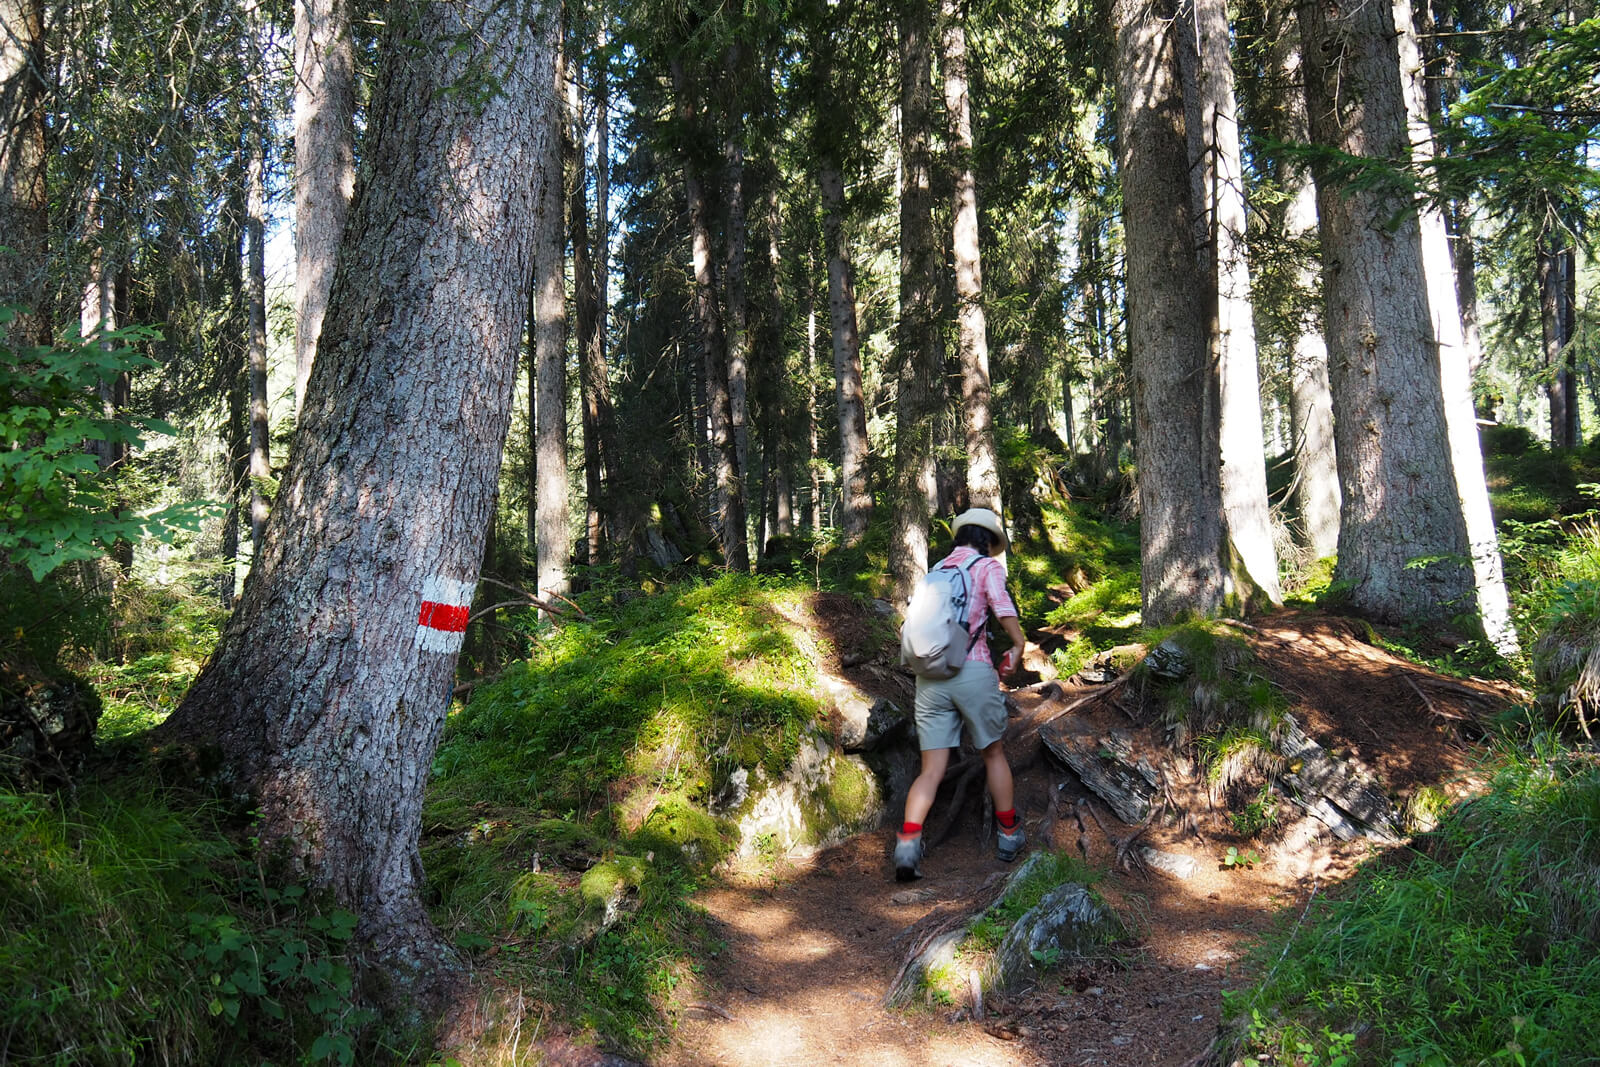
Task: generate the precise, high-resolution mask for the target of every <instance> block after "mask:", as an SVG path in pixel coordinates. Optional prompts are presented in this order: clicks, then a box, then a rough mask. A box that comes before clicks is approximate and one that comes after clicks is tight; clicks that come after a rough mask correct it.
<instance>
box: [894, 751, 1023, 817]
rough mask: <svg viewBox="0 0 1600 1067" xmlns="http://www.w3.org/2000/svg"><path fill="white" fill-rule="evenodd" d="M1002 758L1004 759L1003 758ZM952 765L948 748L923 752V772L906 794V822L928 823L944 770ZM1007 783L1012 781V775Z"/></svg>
mask: <svg viewBox="0 0 1600 1067" xmlns="http://www.w3.org/2000/svg"><path fill="white" fill-rule="evenodd" d="M1002 758H1004V757H1003V756H1002ZM949 765H950V750H949V749H948V748H925V749H923V750H922V771H921V772H920V773H919V774H918V775H917V780H916V781H914V782H912V783H911V788H910V790H908V791H907V793H906V820H905V821H906V822H914V823H923V822H927V821H928V812H929V811H931V810H933V798H934V795H935V794H937V793H938V792H939V783H940V782H942V781H944V769H945V768H946V767H947V766H949ZM1006 781H1007V782H1010V781H1011V776H1010V773H1009V772H1008V773H1007V775H1006Z"/></svg>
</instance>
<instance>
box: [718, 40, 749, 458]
mask: <svg viewBox="0 0 1600 1067" xmlns="http://www.w3.org/2000/svg"><path fill="white" fill-rule="evenodd" d="M743 53H744V50H743V49H742V48H741V47H740V46H739V45H738V44H734V45H732V46H731V47H730V48H729V49H728V55H727V66H726V70H727V74H728V82H729V84H730V85H731V86H734V88H733V89H732V91H731V92H730V101H729V105H728V135H727V138H726V139H725V140H724V141H723V145H722V153H723V200H724V203H723V207H724V209H725V212H726V215H727V231H726V233H725V234H724V240H725V241H726V243H727V249H728V268H727V271H726V273H725V275H724V277H723V283H724V284H723V289H724V290H725V298H726V307H727V312H728V318H727V323H728V338H727V339H728V413H729V416H730V417H731V419H732V420H733V448H734V454H735V459H734V469H735V470H736V471H738V472H739V477H740V478H741V479H743V478H744V476H745V474H746V472H748V471H749V469H750V425H749V412H750V285H749V281H748V278H749V259H750V219H749V212H748V211H747V209H746V207H745V185H746V182H745V146H744V137H745V133H744V105H743V103H742V102H741V101H742V96H741V93H740V90H739V88H738V87H739V86H740V83H741V82H742V80H743V79H744V78H745V77H747V72H746V63H745V61H744V54H743Z"/></svg>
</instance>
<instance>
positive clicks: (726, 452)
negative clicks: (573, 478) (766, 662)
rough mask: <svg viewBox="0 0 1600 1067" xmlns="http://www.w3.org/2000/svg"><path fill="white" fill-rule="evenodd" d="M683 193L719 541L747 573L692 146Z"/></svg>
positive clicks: (728, 400)
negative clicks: (686, 214) (703, 360)
mask: <svg viewBox="0 0 1600 1067" xmlns="http://www.w3.org/2000/svg"><path fill="white" fill-rule="evenodd" d="M670 66H671V70H672V84H673V90H674V91H675V92H676V93H677V96H678V118H679V121H680V122H681V123H682V128H683V131H684V134H685V136H686V137H687V136H689V133H690V131H692V130H694V129H695V128H696V126H697V123H696V121H695V109H694V100H693V97H692V95H691V93H692V89H691V87H690V85H689V79H688V77H687V76H686V75H685V73H684V69H683V61H682V60H681V59H679V58H678V57H676V56H674V57H673V59H672V60H671V61H670ZM690 140H691V141H692V140H693V138H692V137H690ZM683 188H684V195H685V197H686V198H687V200H688V206H689V234H690V240H691V242H692V244H693V257H694V309H695V319H696V321H697V322H698V323H699V326H700V347H701V351H702V354H703V356H704V358H705V396H706V409H707V410H706V420H707V426H706V435H707V444H708V446H709V449H710V453H711V464H712V473H713V480H714V482H715V484H716V493H717V501H716V519H717V527H718V529H717V533H718V536H720V537H721V539H722V561H723V566H724V567H726V568H727V569H728V570H732V571H747V570H749V569H750V547H749V541H748V538H747V536H746V534H745V504H744V471H743V470H741V469H740V467H739V453H738V449H737V447H736V444H735V441H734V433H733V431H734V427H733V399H732V396H731V395H730V391H729V388H728V381H729V379H728V342H727V337H726V335H725V334H724V332H723V329H722V311H721V308H719V307H718V303H717V268H716V263H715V262H714V260H713V258H712V254H711V228H710V220H709V218H708V208H707V204H706V192H705V186H704V185H703V184H702V183H701V180H700V169H699V167H698V166H697V165H696V163H695V160H694V158H693V148H692V146H690V147H688V148H686V149H685V151H684V154H683Z"/></svg>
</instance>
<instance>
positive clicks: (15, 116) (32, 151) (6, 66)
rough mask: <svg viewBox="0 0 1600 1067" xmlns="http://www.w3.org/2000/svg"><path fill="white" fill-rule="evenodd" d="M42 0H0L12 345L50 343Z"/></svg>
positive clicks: (0, 112)
mask: <svg viewBox="0 0 1600 1067" xmlns="http://www.w3.org/2000/svg"><path fill="white" fill-rule="evenodd" d="M44 12H45V5H44V3H43V0H0V307H3V306H12V307H20V308H23V309H25V310H24V312H23V313H22V314H21V315H19V316H18V317H17V318H16V319H14V320H13V321H12V323H11V325H10V327H9V328H8V329H7V330H6V331H5V336H6V337H7V338H8V339H9V340H10V341H11V343H12V344H17V345H42V344H49V343H50V335H51V322H50V308H49V298H48V293H49V284H48V279H49V272H48V269H47V268H48V263H49V259H48V256H49V235H50V215H49V200H48V198H47V195H46V189H45V112H46V107H47V104H46V101H47V100H48V90H49V87H50V86H49V80H48V78H47V74H46V67H45V52H44V43H45V42H44Z"/></svg>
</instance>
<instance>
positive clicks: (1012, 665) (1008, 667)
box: [1000, 645, 1022, 678]
mask: <svg viewBox="0 0 1600 1067" xmlns="http://www.w3.org/2000/svg"><path fill="white" fill-rule="evenodd" d="M1021 666H1022V649H1021V648H1019V647H1017V646H1016V645H1012V646H1011V647H1010V648H1008V649H1006V654H1005V655H1003V656H1001V657H1000V673H1001V674H1002V675H1003V676H1005V677H1007V678H1010V677H1011V676H1012V675H1014V674H1016V673H1017V668H1018V667H1021Z"/></svg>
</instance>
